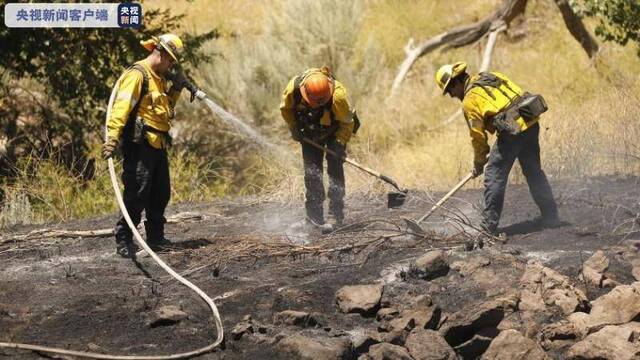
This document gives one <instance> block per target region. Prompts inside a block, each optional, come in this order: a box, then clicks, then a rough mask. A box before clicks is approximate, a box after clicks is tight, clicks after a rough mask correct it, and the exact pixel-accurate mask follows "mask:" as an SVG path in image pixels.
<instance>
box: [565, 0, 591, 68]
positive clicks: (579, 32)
mask: <svg viewBox="0 0 640 360" xmlns="http://www.w3.org/2000/svg"><path fill="white" fill-rule="evenodd" d="M554 1H555V3H556V5H558V8H559V9H560V13H562V19H563V20H564V24H565V25H566V26H567V29H568V30H569V32H570V33H571V35H572V36H573V38H574V39H576V40H577V41H578V42H579V43H580V45H581V46H582V48H583V49H584V51H586V52H587V54H588V55H589V57H590V58H592V57H594V56H595V55H596V53H597V52H598V44H597V43H596V41H595V39H594V38H593V37H592V36H591V34H590V33H589V31H588V30H587V28H586V27H585V26H584V23H583V22H582V19H580V17H578V15H577V14H576V13H575V12H574V11H573V9H572V8H571V5H569V2H568V1H567V0H554Z"/></svg>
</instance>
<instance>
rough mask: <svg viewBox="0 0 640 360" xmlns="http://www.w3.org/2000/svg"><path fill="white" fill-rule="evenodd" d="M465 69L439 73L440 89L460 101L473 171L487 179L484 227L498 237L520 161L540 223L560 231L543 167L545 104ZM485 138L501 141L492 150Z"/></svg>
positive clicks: (502, 80)
mask: <svg viewBox="0 0 640 360" xmlns="http://www.w3.org/2000/svg"><path fill="white" fill-rule="evenodd" d="M466 69H467V64H466V63H464V62H458V63H455V64H452V65H444V66H442V67H441V68H440V69H439V70H438V71H437V73H436V83H437V84H438V86H439V87H440V88H441V89H442V91H443V93H444V94H449V95H450V96H451V97H454V98H457V99H459V100H460V101H462V109H463V112H464V116H465V119H466V120H467V125H468V126H469V130H470V134H471V143H472V145H473V150H474V166H473V170H472V171H473V174H474V175H475V176H479V175H481V174H482V173H483V172H484V173H485V178H484V186H485V191H484V201H485V208H484V211H483V212H482V224H481V227H482V228H483V229H484V230H485V231H487V232H489V233H491V234H496V233H497V228H498V222H499V220H500V215H501V213H502V207H503V203H504V195H505V190H506V187H507V182H508V179H509V172H510V171H511V167H512V166H513V163H514V162H515V160H516V159H518V162H519V163H520V166H521V168H522V173H523V175H524V176H525V178H526V179H527V184H528V185H529V191H530V193H531V196H532V197H533V200H534V201H535V203H536V205H538V207H539V208H540V212H541V217H540V218H538V219H537V220H536V222H537V223H538V224H539V225H541V226H546V227H555V226H558V225H559V224H560V221H559V218H558V209H557V205H556V202H555V200H554V198H553V193H552V191H551V187H550V186H549V182H548V180H547V177H546V175H545V173H544V172H543V171H542V167H541V163H540V143H539V139H538V137H539V133H540V126H539V124H538V121H539V117H540V115H541V114H542V113H543V112H544V111H546V104H545V103H544V100H543V99H542V97H540V96H539V95H532V94H529V93H525V92H523V91H522V89H521V88H520V87H519V86H518V85H516V84H515V83H513V82H512V81H511V80H509V79H508V78H507V77H506V76H505V75H503V74H501V73H498V72H482V73H480V74H477V75H475V76H470V75H469V74H468V73H467V72H466ZM487 133H490V134H496V135H497V140H496V141H495V143H494V144H493V147H491V148H490V147H489V144H488V135H487ZM485 164H486V169H485Z"/></svg>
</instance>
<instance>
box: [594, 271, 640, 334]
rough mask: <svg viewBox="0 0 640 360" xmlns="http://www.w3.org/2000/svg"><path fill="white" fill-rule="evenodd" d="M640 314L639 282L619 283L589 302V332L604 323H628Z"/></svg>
mask: <svg viewBox="0 0 640 360" xmlns="http://www.w3.org/2000/svg"><path fill="white" fill-rule="evenodd" d="M639 315H640V282H635V283H633V284H631V285H620V286H616V287H615V288H613V289H612V290H611V291H610V292H609V293H607V294H605V295H603V296H601V297H599V298H598V299H596V300H594V301H592V302H591V313H590V314H589V320H588V328H589V332H592V331H593V330H594V329H598V328H600V327H602V326H604V325H618V324H624V323H628V322H629V321H631V320H633V319H635V318H636V317H638V316H639Z"/></svg>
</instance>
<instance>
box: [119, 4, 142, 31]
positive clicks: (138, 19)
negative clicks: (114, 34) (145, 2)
mask: <svg viewBox="0 0 640 360" xmlns="http://www.w3.org/2000/svg"><path fill="white" fill-rule="evenodd" d="M118 26H119V27H121V28H139V27H140V26H142V5H141V4H138V3H122V4H120V5H118Z"/></svg>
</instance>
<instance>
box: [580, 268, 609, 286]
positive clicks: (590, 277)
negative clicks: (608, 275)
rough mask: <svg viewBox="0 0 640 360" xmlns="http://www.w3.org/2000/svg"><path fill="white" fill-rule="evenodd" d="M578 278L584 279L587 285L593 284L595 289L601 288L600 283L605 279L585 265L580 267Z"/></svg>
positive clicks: (602, 275)
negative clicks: (580, 272) (580, 271)
mask: <svg viewBox="0 0 640 360" xmlns="http://www.w3.org/2000/svg"><path fill="white" fill-rule="evenodd" d="M580 278H581V279H582V278H584V280H585V281H587V282H588V283H589V284H593V285H595V286H597V287H602V282H603V281H604V279H605V276H604V274H602V273H599V272H597V271H596V270H594V269H592V268H590V267H587V266H586V265H585V266H583V267H582V274H581V275H580Z"/></svg>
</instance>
